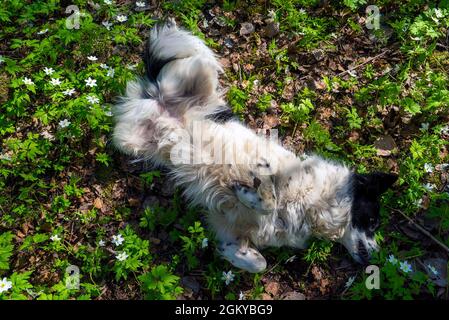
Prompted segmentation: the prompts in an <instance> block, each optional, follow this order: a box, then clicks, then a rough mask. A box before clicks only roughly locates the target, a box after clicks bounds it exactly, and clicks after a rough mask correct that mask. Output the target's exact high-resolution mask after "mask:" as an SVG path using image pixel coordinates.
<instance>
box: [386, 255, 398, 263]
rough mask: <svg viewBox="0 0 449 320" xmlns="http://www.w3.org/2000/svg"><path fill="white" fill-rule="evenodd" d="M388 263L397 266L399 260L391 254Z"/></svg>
mask: <svg viewBox="0 0 449 320" xmlns="http://www.w3.org/2000/svg"><path fill="white" fill-rule="evenodd" d="M388 262H390V263H391V264H397V263H398V259H396V257H395V256H394V255H392V254H390V255H389V256H388Z"/></svg>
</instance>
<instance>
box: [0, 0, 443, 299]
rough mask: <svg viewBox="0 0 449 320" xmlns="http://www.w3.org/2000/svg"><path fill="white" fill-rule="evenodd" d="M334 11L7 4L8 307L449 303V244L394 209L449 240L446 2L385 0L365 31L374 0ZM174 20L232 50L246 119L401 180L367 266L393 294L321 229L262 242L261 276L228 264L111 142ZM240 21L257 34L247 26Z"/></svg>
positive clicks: (181, 206)
mask: <svg viewBox="0 0 449 320" xmlns="http://www.w3.org/2000/svg"><path fill="white" fill-rule="evenodd" d="M326 3H327V2H326ZM326 3H323V2H320V1H306V0H284V1H272V2H269V3H267V4H262V3H261V2H258V1H253V2H251V3H248V2H244V1H224V2H223V3H221V2H220V3H217V4H210V3H209V2H207V1H201V0H192V1H179V2H176V1H166V2H164V3H162V4H156V5H154V6H150V5H148V4H145V7H143V8H140V7H138V6H137V5H136V3H135V2H134V1H112V2H111V4H108V3H107V1H106V2H104V1H98V6H97V7H96V6H92V5H90V4H88V3H87V1H82V0H79V1H75V2H74V5H76V6H77V8H78V9H79V11H80V14H79V15H78V14H77V13H76V10H75V11H73V10H72V11H70V12H69V13H65V9H66V8H65V7H64V6H63V4H62V1H58V0H48V1H19V0H10V1H7V2H5V4H4V5H3V6H2V7H1V8H0V38H2V39H6V40H5V41H2V43H0V280H1V282H0V299H144V298H147V299H174V298H176V297H180V296H183V297H185V298H187V299H193V298H202V299H206V298H207V299H218V298H224V299H230V300H233V299H239V298H242V297H244V298H246V299H260V298H262V299H273V298H274V299H280V298H282V297H283V296H284V295H285V294H286V293H289V292H292V291H295V292H300V293H303V294H304V295H305V296H306V298H308V299H315V298H323V297H327V298H334V299H366V298H368V299H447V298H448V291H447V286H446V287H445V286H442V285H441V282H440V283H439V282H438V279H439V277H440V278H441V277H442V275H443V274H444V271H447V261H448V260H447V253H446V252H445V251H444V250H443V249H442V248H441V247H440V246H438V245H437V244H435V243H434V242H433V241H432V240H429V238H427V237H426V236H425V235H423V234H420V233H419V232H416V229H413V227H411V226H410V225H407V223H405V220H404V219H402V217H401V216H400V215H398V214H397V213H394V211H393V210H391V208H394V209H395V210H401V211H402V212H403V213H405V214H406V215H408V216H409V217H411V218H412V219H413V220H414V221H416V222H417V223H419V224H424V226H425V227H426V228H428V229H429V231H430V232H431V233H432V235H433V236H435V237H436V238H437V239H439V240H440V241H441V242H442V243H443V244H444V245H446V246H449V240H448V239H449V238H448V237H449V211H448V209H447V208H448V207H449V194H448V188H447V181H448V175H449V174H448V170H449V166H447V163H448V162H449V161H448V160H449V156H448V141H449V126H448V123H449V116H448V109H447V108H448V105H449V90H448V88H449V76H448V71H449V62H448V61H449V53H448V50H447V49H448V46H449V43H448V42H447V37H446V35H447V32H448V26H449V2H448V1H444V0H443V1H421V0H413V1H412V0H410V1H407V5H404V4H403V1H394V0H383V1H376V3H375V4H376V5H378V7H379V9H380V12H381V13H382V14H383V16H382V17H381V21H380V22H381V28H380V29H379V30H372V29H367V28H366V26H365V24H364V23H363V21H364V20H363V18H365V7H366V5H367V4H366V3H365V1H355V0H344V1H335V2H332V5H330V4H326ZM120 16H121V17H120ZM166 16H172V17H174V18H175V19H176V20H177V21H178V22H179V23H180V24H181V25H183V26H184V27H185V28H187V29H190V30H191V31H192V32H194V33H195V34H196V35H198V36H200V37H201V38H203V39H204V40H205V41H206V43H207V44H208V45H209V46H211V47H212V48H213V49H214V50H216V52H217V53H218V55H219V56H220V57H221V58H222V62H223V64H224V66H225V71H226V75H225V76H224V77H223V81H224V86H225V87H226V88H228V90H227V98H228V101H229V103H230V105H231V107H232V109H233V111H234V112H235V113H236V114H238V115H239V116H240V117H241V118H242V119H244V121H245V122H246V123H247V124H248V126H250V127H252V128H254V129H256V128H264V129H268V128H274V129H278V130H279V132H280V136H281V139H282V141H283V143H284V144H285V145H286V146H287V147H289V148H291V149H293V150H295V151H296V152H298V153H301V152H304V151H314V152H318V153H320V154H323V155H325V156H327V157H331V158H334V159H337V160H338V161H342V162H345V163H347V164H348V165H352V166H355V167H356V168H357V170H358V171H359V172H366V171H372V170H384V171H394V172H397V173H398V174H399V177H400V178H399V182H398V183H397V185H396V186H395V188H394V190H392V191H390V192H389V193H388V194H386V195H385V196H384V199H383V208H382V225H381V229H380V231H379V232H378V233H377V234H376V238H377V239H378V242H380V244H381V250H380V251H379V252H378V254H376V255H375V256H374V257H373V259H372V261H371V262H372V264H375V265H377V266H379V274H380V280H381V281H380V289H373V290H369V289H367V287H366V286H365V281H366V279H367V278H368V277H369V274H366V273H364V272H363V270H362V269H361V268H360V267H359V266H357V265H355V264H354V263H352V262H351V261H349V257H348V255H347V254H346V252H345V250H344V249H342V248H341V247H340V246H339V245H336V244H334V245H332V244H331V243H327V242H324V241H321V240H318V239H317V240H316V241H314V242H312V244H311V246H310V247H309V249H307V250H304V251H295V250H292V249H288V248H282V249H267V250H265V251H264V255H265V256H267V258H268V264H269V267H268V270H267V271H266V272H264V273H262V274H256V275H251V274H248V273H244V272H241V271H239V270H236V269H234V268H232V267H231V265H230V264H228V263H227V262H224V261H223V260H221V259H220V258H219V257H218V255H217V254H216V253H215V243H214V239H213V236H212V235H211V234H209V231H208V229H207V227H206V224H205V222H204V212H203V211H202V209H201V208H190V207H188V206H187V205H186V203H185V202H184V201H183V199H182V197H181V196H180V190H172V188H171V187H170V185H169V184H168V183H167V182H166V179H165V174H164V172H160V171H154V170H152V169H151V168H148V167H146V166H145V165H142V164H132V163H130V162H129V159H126V158H124V157H123V156H121V155H120V154H118V153H117V152H116V151H115V150H114V149H113V148H112V147H111V146H110V143H109V141H110V136H109V135H110V132H111V128H112V126H113V121H112V118H111V113H110V109H111V106H112V104H113V103H114V101H115V98H116V97H117V96H119V95H120V94H121V93H123V90H124V88H125V85H126V82H127V81H128V80H130V79H132V78H134V77H135V76H137V75H141V74H142V73H143V65H142V61H141V53H142V51H143V47H144V41H145V39H146V37H147V35H148V30H149V29H150V28H151V27H152V26H153V25H154V24H155V23H156V21H157V19H161V18H164V17H166ZM68 17H70V18H69V26H73V25H74V24H77V23H79V29H76V28H72V29H69V28H68V27H67V26H68V25H67V24H66V22H67V18H68ZM119 17H120V18H119ZM243 22H252V23H253V24H254V26H255V32H253V33H251V34H249V35H245V36H240V34H239V31H240V26H241V23H243ZM269 25H271V27H273V26H274V27H276V26H278V27H279V28H278V29H279V30H278V32H277V33H275V34H274V35H271V36H268V35H267V33H266V28H268V26H269ZM385 50H388V52H385ZM368 59H371V60H368ZM388 141H389V142H388ZM391 141H393V143H391ZM387 142H388V143H387ZM408 265H410V267H411V270H412V271H408V270H409V269H408V268H407V266H408ZM73 266H75V267H76V268H78V269H77V270H78V271H79V282H77V281H76V277H74V276H73V274H71V273H69V272H68V270H72V269H73ZM429 266H430V267H433V268H435V271H436V273H434V272H433V270H434V269H432V268H430V267H429ZM229 272H231V273H229ZM224 273H226V275H227V276H228V280H229V281H228V283H226V281H225V280H226V277H225V276H224ZM351 278H352V279H351ZM348 279H351V280H353V282H352V281H349V282H348ZM440 280H441V279H440ZM442 280H443V281H444V280H445V281H446V282H447V278H446V279H442ZM2 283H3V285H6V284H8V287H9V285H10V288H8V289H1V288H2V287H1V284H2ZM67 284H72V285H67ZM4 288H6V286H4Z"/></svg>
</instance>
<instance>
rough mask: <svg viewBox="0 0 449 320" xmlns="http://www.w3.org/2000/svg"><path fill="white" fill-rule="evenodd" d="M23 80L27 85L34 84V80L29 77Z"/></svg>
mask: <svg viewBox="0 0 449 320" xmlns="http://www.w3.org/2000/svg"><path fill="white" fill-rule="evenodd" d="M22 81H23V83H25V84H26V85H27V86H30V85H32V84H34V82H33V80H31V79H29V78H27V77H25V78H23V80H22Z"/></svg>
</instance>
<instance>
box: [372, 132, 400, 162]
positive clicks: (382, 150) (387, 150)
mask: <svg viewBox="0 0 449 320" xmlns="http://www.w3.org/2000/svg"><path fill="white" fill-rule="evenodd" d="M374 147H375V148H376V149H377V155H378V156H382V157H388V156H390V155H391V151H392V150H393V149H394V148H396V142H395V141H394V139H393V137H392V136H390V135H386V136H382V137H380V138H379V139H377V140H376V141H375V142H374Z"/></svg>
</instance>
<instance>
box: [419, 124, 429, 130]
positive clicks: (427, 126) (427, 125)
mask: <svg viewBox="0 0 449 320" xmlns="http://www.w3.org/2000/svg"><path fill="white" fill-rule="evenodd" d="M421 129H423V130H424V131H427V130H429V124H428V123H427V122H424V123H421Z"/></svg>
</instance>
